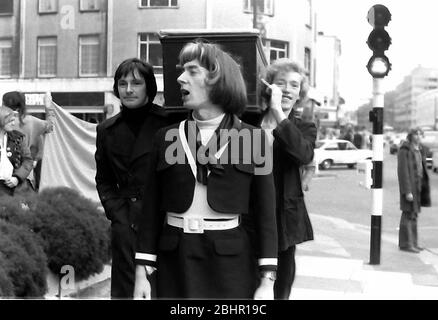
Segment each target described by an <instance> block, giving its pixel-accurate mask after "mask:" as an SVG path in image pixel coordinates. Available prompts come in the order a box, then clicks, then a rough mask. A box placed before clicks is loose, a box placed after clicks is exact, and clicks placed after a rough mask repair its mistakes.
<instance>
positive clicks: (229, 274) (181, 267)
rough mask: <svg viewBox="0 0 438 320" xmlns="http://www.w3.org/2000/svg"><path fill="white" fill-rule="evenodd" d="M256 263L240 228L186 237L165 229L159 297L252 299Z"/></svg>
mask: <svg viewBox="0 0 438 320" xmlns="http://www.w3.org/2000/svg"><path fill="white" fill-rule="evenodd" d="M257 279H258V278H257V260H256V258H255V254H254V250H253V248H252V247H251V243H250V239H249V236H248V234H247V232H246V231H245V229H244V228H242V227H241V226H239V227H237V228H234V229H229V230H217V231H216V230H215V231H205V232H204V233H202V234H188V233H184V232H183V230H182V229H180V228H176V227H172V226H169V225H167V224H166V225H165V227H164V230H163V233H162V236H161V239H160V243H159V251H158V257H157V297H158V298H162V299H186V298H190V299H252V298H253V296H254V292H255V290H256V285H257V281H258V280H257Z"/></svg>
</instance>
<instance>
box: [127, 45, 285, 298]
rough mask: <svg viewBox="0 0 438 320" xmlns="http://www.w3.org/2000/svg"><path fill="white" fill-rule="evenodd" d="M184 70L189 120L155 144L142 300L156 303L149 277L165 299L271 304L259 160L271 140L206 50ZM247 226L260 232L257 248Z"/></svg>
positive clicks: (189, 53)
mask: <svg viewBox="0 0 438 320" xmlns="http://www.w3.org/2000/svg"><path fill="white" fill-rule="evenodd" d="M179 61H180V66H181V71H182V74H181V75H180V76H179V77H178V79H177V81H178V83H179V84H180V86H181V94H182V100H183V103H184V106H185V107H186V108H188V109H189V110H190V114H189V119H188V120H185V121H182V122H181V123H178V124H175V125H172V126H170V127H168V128H165V129H163V130H160V131H159V132H158V133H157V135H156V137H155V142H154V147H155V148H154V153H155V157H154V159H155V160H156V161H155V163H154V165H153V166H151V167H150V169H151V173H150V174H151V175H154V174H155V176H154V177H152V176H151V175H149V174H148V175H149V183H147V185H146V190H145V209H144V210H143V214H142V216H141V221H140V229H139V238H138V248H137V249H138V250H137V254H136V263H137V265H138V266H137V272H136V284H135V287H136V289H135V291H136V294H135V296H136V297H138V298H150V294H149V285H148V280H147V277H146V275H148V274H149V275H150V274H152V273H153V272H156V279H157V297H158V298H165V299H175V298H176V299H192V298H196V299H253V298H254V299H273V297H274V279H275V271H276V268H277V241H278V240H277V228H276V224H275V190H274V182H273V177H272V168H270V167H268V168H266V167H265V166H266V163H262V162H263V160H264V159H261V158H260V154H261V153H260V152H261V150H265V149H266V148H265V146H264V141H265V139H263V131H262V130H260V129H259V128H255V127H253V126H250V125H248V124H246V123H244V122H242V121H240V119H239V118H238V115H241V114H242V112H243V111H244V109H245V107H246V102H247V101H246V100H247V98H246V88H245V82H244V80H243V76H242V74H241V71H240V68H239V66H238V64H237V63H236V62H235V61H234V60H233V59H232V58H231V56H230V55H229V54H228V53H226V52H225V51H223V50H222V49H220V47H218V46H217V45H215V44H212V43H208V42H205V41H202V40H195V41H194V42H190V43H188V44H186V45H185V46H184V47H183V49H182V50H181V52H180V56H179ZM256 134H257V135H258V136H259V137H260V138H262V139H261V141H260V140H259V139H256V140H254V139H255V136H256ZM224 135H225V136H224ZM169 137H170V139H169ZM224 137H225V139H224ZM241 138H242V139H241ZM242 140H243V141H242ZM248 146H250V148H249V149H248V148H246V147H248ZM172 151H173V152H172ZM175 151H176V154H175ZM268 152H269V150H268ZM265 154H266V153H265ZM266 159H267V162H268V163H270V160H271V157H270V155H269V154H268V155H266V157H265V160H266ZM260 160H262V161H260ZM251 206H254V207H255V210H254V211H250V207H251ZM244 219H250V220H252V221H253V222H254V225H255V226H256V227H255V228H254V230H255V237H254V238H250V235H249V233H248V230H247V229H246V228H245V227H244V226H243V225H242V220H244ZM251 239H256V241H255V242H252V241H251ZM256 256H257V259H256V258H255V257H256ZM154 267H156V268H157V270H156V271H154Z"/></svg>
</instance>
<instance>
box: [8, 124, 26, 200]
mask: <svg viewBox="0 0 438 320" xmlns="http://www.w3.org/2000/svg"><path fill="white" fill-rule="evenodd" d="M6 134H7V135H8V143H7V146H6V155H7V157H8V158H9V161H10V162H11V164H12V166H13V167H14V170H13V172H12V176H13V177H16V178H17V179H18V186H17V187H19V186H20V185H21V184H22V183H23V182H24V181H25V180H26V178H27V176H28V175H29V173H30V172H31V171H32V168H33V160H32V156H31V153H30V150H29V147H28V146H27V144H26V142H25V135H24V134H23V133H21V132H19V131H16V130H13V131H10V132H7V133H6ZM1 152H3V151H1ZM17 187H16V188H9V187H7V186H6V185H3V184H2V186H1V190H4V191H5V192H6V193H7V194H9V195H14V192H15V189H17Z"/></svg>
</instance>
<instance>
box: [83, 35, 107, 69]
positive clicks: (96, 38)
mask: <svg viewBox="0 0 438 320" xmlns="http://www.w3.org/2000/svg"><path fill="white" fill-rule="evenodd" d="M90 39H94V40H97V52H98V54H97V57H98V61H97V72H96V73H82V45H83V43H82V41H85V40H90ZM87 45H96V44H93V43H87ZM100 49H101V41H100V37H99V35H96V34H82V35H79V37H78V50H79V53H78V75H79V77H80V78H93V77H98V76H99V73H100V59H99V56H100Z"/></svg>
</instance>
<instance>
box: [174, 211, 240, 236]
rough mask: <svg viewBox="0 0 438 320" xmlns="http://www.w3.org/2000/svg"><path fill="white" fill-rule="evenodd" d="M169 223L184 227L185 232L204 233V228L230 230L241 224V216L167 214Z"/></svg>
mask: <svg viewBox="0 0 438 320" xmlns="http://www.w3.org/2000/svg"><path fill="white" fill-rule="evenodd" d="M167 224H168V225H171V226H172V227H177V228H181V229H184V233H204V230H228V229H233V228H237V227H238V226H239V217H234V218H231V219H228V220H207V219H203V218H185V217H174V216H172V215H170V214H167Z"/></svg>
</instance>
